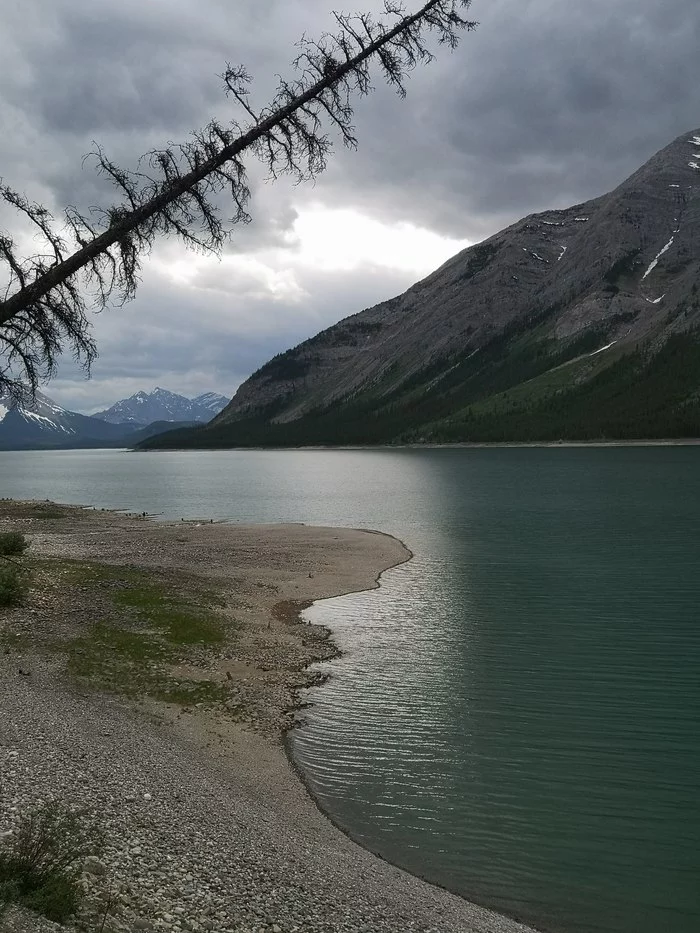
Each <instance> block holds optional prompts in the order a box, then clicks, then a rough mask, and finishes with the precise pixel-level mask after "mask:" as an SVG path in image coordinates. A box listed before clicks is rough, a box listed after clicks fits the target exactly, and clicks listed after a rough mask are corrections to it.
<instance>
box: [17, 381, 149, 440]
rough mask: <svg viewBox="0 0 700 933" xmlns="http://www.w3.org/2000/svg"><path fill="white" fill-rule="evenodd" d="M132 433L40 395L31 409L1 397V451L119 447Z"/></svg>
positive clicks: (29, 406) (30, 406)
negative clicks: (71, 409) (63, 406)
mask: <svg viewBox="0 0 700 933" xmlns="http://www.w3.org/2000/svg"><path fill="white" fill-rule="evenodd" d="M131 433H132V431H131V429H125V428H123V427H117V426H115V425H112V424H107V423H106V422H104V421H100V420H99V419H98V418H89V417H88V416H87V415H80V414H78V412H75V411H69V410H68V409H66V408H62V407H61V406H60V405H57V404H56V403H55V402H54V401H53V399H50V398H49V397H48V395H44V393H43V392H37V394H36V399H35V401H34V402H33V403H32V404H31V405H29V404H28V405H22V406H16V405H14V403H13V402H11V400H10V399H9V398H7V397H0V449H2V450H20V449H27V448H49V447H54V448H56V447H63V448H65V447H103V446H119V445H120V444H121V443H123V441H124V438H125V437H126V436H127V435H130V434H131Z"/></svg>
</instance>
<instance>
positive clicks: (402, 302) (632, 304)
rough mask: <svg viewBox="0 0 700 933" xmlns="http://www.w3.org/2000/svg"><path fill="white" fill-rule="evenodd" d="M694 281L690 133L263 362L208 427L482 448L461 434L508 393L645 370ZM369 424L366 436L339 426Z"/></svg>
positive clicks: (699, 221) (689, 299)
mask: <svg viewBox="0 0 700 933" xmlns="http://www.w3.org/2000/svg"><path fill="white" fill-rule="evenodd" d="M699 278H700V130H698V131H693V132H690V133H688V134H684V135H683V136H681V137H679V138H678V139H677V140H675V141H674V142H673V143H671V144H670V145H669V146H667V147H666V148H665V149H663V150H661V151H660V152H659V153H657V154H656V155H655V156H654V157H653V158H652V159H650V160H649V161H648V162H647V163H646V164H645V165H644V166H643V167H642V168H640V169H639V170H638V171H637V172H635V173H634V174H633V175H632V176H631V177H630V178H629V179H627V180H626V181H625V182H623V183H622V184H621V185H620V186H619V187H618V188H616V189H615V190H614V191H612V192H610V193H609V194H607V195H603V196H602V197H599V198H596V199H595V200H592V201H589V202H587V203H585V204H577V205H575V206H573V207H571V208H568V209H566V210H551V211H545V212H543V213H540V214H534V215H531V216H529V217H525V218H524V219H523V220H521V221H519V222H518V223H516V224H514V225H513V226H511V227H509V228H507V229H506V230H503V231H501V232H500V233H497V234H496V235H495V236H493V237H491V238H490V239H488V240H485V241H484V242H482V243H479V244H477V245H475V246H473V247H470V248H469V249H466V250H464V251H463V252H461V253H459V254H458V255H456V256H454V257H453V258H452V259H450V260H449V261H448V262H446V263H445V264H444V265H443V266H442V267H441V268H439V269H438V270H437V271H435V272H434V273H432V274H431V275H429V276H428V277H427V278H425V279H423V280H422V281H421V282H418V283H417V284H416V285H414V286H413V287H412V288H410V289H409V290H408V291H407V292H406V293H405V294H403V295H401V296H399V297H397V298H394V299H392V300H390V301H387V302H383V303H382V304H379V305H377V306H376V307H373V308H370V309H369V310H366V311H363V312H361V313H360V314H356V315H354V316H352V317H349V318H346V319H345V320H343V321H341V322H340V323H338V324H336V325H335V326H333V327H331V328H329V329H328V330H325V331H323V332H322V333H320V334H318V335H317V336H315V337H313V338H311V339H310V340H307V341H305V342H304V343H302V344H300V345H299V346H297V347H295V348H294V349H292V350H289V351H287V352H286V353H283V354H281V355H279V356H277V357H275V358H274V359H272V360H271V361H270V362H269V363H267V364H266V365H265V366H263V367H262V368H261V369H259V370H258V371H257V372H256V373H255V374H253V376H251V378H250V379H248V381H247V382H245V383H244V384H243V385H242V386H241V387H240V388H239V390H238V392H237V393H236V395H235V396H234V398H233V399H232V401H231V402H230V403H229V405H228V406H227V407H226V408H225V409H224V410H223V411H222V412H221V414H220V415H218V416H217V417H216V418H215V419H214V420H213V421H212V422H211V424H210V425H209V426H208V428H207V432H208V433H209V434H210V441H211V440H213V439H214V438H215V437H216V438H218V439H219V441H220V442H221V443H225V442H226V439H227V438H228V442H230V443H234V444H235V443H237V442H241V443H247V442H249V441H250V442H256V443H265V442H266V438H267V437H269V438H270V443H276V442H284V443H287V442H289V443H292V442H294V440H295V437H297V438H298V440H299V442H302V443H303V442H307V441H308V442H331V443H332V442H372V441H396V440H415V439H424V440H468V439H478V438H477V437H474V436H472V434H470V430H467V429H466V428H464V425H465V424H466V423H467V422H470V423H471V424H472V427H473V426H474V419H475V418H476V420H477V421H479V420H480V423H481V424H482V429H483V424H484V418H485V417H486V415H487V414H488V411H487V409H488V408H489V406H490V411H491V412H492V414H493V413H494V412H495V413H497V414H498V413H500V414H503V411H504V405H505V407H506V408H508V409H509V410H511V409H513V407H514V401H513V398H512V397H511V398H510V399H508V401H507V405H506V402H505V400H504V397H503V395H504V393H506V394H508V393H511V395H512V392H513V391H514V390H515V389H518V391H517V392H516V395H517V396H518V398H519V399H520V402H519V404H520V403H521V408H522V409H523V411H525V410H528V411H529V410H531V409H532V407H533V404H535V402H536V403H537V404H540V402H541V401H542V398H543V397H544V396H546V395H548V394H551V392H554V393H555V394H558V395H560V394H561V393H562V392H564V391H569V390H571V391H577V390H578V389H579V388H580V386H581V385H582V384H583V383H585V382H588V381H590V380H593V379H596V378H598V376H599V375H600V372H601V370H602V369H603V368H606V367H607V366H608V365H613V364H616V363H617V362H618V361H619V360H620V359H621V358H622V357H624V358H625V359H627V360H628V362H629V359H630V358H631V357H630V355H632V356H633V355H635V354H637V355H638V356H639V359H638V360H637V364H636V365H637V367H638V369H639V367H641V369H642V370H644V367H647V368H648V366H649V365H651V360H652V357H653V356H654V354H655V353H656V352H657V351H659V350H660V349H661V348H662V347H663V346H665V345H666V344H667V343H668V341H669V340H672V339H673V340H676V338H678V337H679V335H680V337H681V339H682V340H687V341H690V342H693V341H694V340H695V337H694V336H693V335H694V329H695V328H696V327H697V326H698V324H699V323H700V301H699V300H698V296H697V289H698V285H697V284H696V283H698V280H699ZM676 342H677V341H676ZM673 345H674V346H675V343H674V344H673ZM640 354H641V356H640ZM654 365H656V364H654ZM644 371H646V370H644ZM640 372H641V370H640ZM553 373H557V376H556V378H555V379H553V377H552V374H553ZM547 374H549V376H547ZM546 376H547V379H548V380H549V383H552V382H553V383H555V385H554V388H552V387H551V385H550V389H551V392H548V391H545V390H544V388H543V385H542V383H543V378H544V377H546ZM547 379H545V382H546V381H547ZM533 380H534V382H535V385H534V387H533V386H532V385H531V384H532V382H533ZM523 385H530V386H531V388H534V391H535V396H534V401H533V396H532V393H529V390H528V391H525V393H524V395H523V390H522V386H523ZM518 387H520V388H518ZM686 389H687V394H688V393H689V398H690V400H691V401H692V396H693V391H695V390H694V389H693V386H692V385H690V386H686V387H685V389H684V391H686ZM488 400H490V401H488ZM429 401H430V404H428V402H429ZM487 401H488V404H487ZM516 401H517V400H516ZM484 406H486V408H485V407H484ZM515 407H517V405H516V406H515ZM686 414H687V412H686ZM367 418H370V419H373V420H374V422H375V423H376V426H377V430H376V431H375V432H374V433H373V432H369V435H368V434H367V432H364V433H365V435H366V436H364V437H363V436H362V435H363V432H362V431H359V433H358V431H357V430H355V429H352V430H350V429H348V430H345V431H343V430H340V426H342V425H343V424H345V425H346V426H348V425H350V424H351V423H353V424H358V423H359V421H361V420H364V421H365V422H366V420H367ZM380 423H381V426H380ZM312 424H313V429H312V430H307V429H306V428H309V426H310V425H312ZM460 424H461V425H462V428H456V427H455V425H460ZM254 425H255V426H256V427H255V430H253V426H254ZM324 425H325V427H324ZM294 426H298V427H299V428H300V430H299V431H297V432H296V434H295V430H294ZM304 426H305V427H304ZM264 428H266V429H267V433H266V432H265V430H264ZM445 428H447V430H444V429H445ZM684 430H685V429H684ZM698 433H700V428H699V429H698ZM487 434H488V431H487ZM370 435H372V436H370ZM285 439H286V440H285Z"/></svg>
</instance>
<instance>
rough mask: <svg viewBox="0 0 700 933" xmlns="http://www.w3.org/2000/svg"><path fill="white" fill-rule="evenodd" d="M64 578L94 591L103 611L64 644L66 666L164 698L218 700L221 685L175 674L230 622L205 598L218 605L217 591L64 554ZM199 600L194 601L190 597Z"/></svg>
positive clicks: (128, 690) (114, 686) (111, 685)
mask: <svg viewBox="0 0 700 933" xmlns="http://www.w3.org/2000/svg"><path fill="white" fill-rule="evenodd" d="M60 571H61V573H60V579H61V583H62V584H63V585H67V586H70V587H76V586H78V587H80V588H81V589H87V590H88V592H90V593H93V594H95V595H97V594H99V600H96V602H101V603H102V607H103V608H102V609H101V613H102V615H104V616H106V618H103V619H101V620H100V621H99V622H97V623H95V624H94V625H93V626H92V627H91V628H90V630H89V631H88V632H87V633H86V634H84V635H81V636H80V637H78V638H74V639H72V640H71V641H70V642H69V643H68V645H67V651H68V670H69V671H70V673H71V674H73V675H74V676H76V677H79V678H80V679H81V680H83V681H86V682H87V683H89V684H90V685H92V686H94V687H96V688H99V689H106V690H109V691H112V692H118V693H123V694H126V695H129V696H148V697H151V698H153V699H156V700H162V701H163V702H167V703H178V704H181V705H195V704H197V703H203V704H205V705H213V704H218V703H220V702H223V700H224V699H225V698H226V691H225V689H224V687H223V685H221V684H218V683H214V682H212V681H208V680H204V681H194V680H192V681H190V680H186V681H182V680H175V679H173V677H172V676H171V674H170V668H171V667H173V666H174V665H176V664H178V663H181V662H186V661H187V660H189V659H190V658H191V657H192V652H193V651H194V656H196V657H201V652H202V650H203V649H207V648H215V647H217V646H219V645H221V644H223V643H224V642H225V640H226V638H227V633H229V632H230V631H231V630H233V629H234V628H235V626H233V625H231V624H230V623H228V622H227V623H226V624H224V622H223V620H222V619H221V618H220V617H219V616H218V615H217V614H216V612H215V611H213V610H212V609H211V608H209V607H208V606H206V605H201V603H204V602H208V603H214V604H218V605H219V606H221V605H222V604H223V602H224V601H223V600H222V599H221V597H220V596H219V594H211V593H202V592H196V591H194V592H193V590H192V589H190V588H188V590H187V592H184V587H183V581H178V582H177V583H172V584H171V583H170V582H166V581H164V580H162V579H159V578H157V577H156V576H155V575H154V574H153V573H149V572H146V571H143V570H140V569H135V568H131V567H115V566H110V565H104V564H85V563H80V562H72V561H64V562H61V566H60ZM195 600H196V602H195Z"/></svg>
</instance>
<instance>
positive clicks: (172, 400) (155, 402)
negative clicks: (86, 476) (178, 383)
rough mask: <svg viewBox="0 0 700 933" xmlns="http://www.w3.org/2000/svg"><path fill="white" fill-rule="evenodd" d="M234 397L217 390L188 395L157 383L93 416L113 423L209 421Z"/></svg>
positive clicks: (141, 423) (144, 424)
mask: <svg viewBox="0 0 700 933" xmlns="http://www.w3.org/2000/svg"><path fill="white" fill-rule="evenodd" d="M229 401H230V400H229V399H228V398H226V396H224V395H219V394H218V393H217V392H204V393H202V394H201V395H198V396H196V397H195V398H192V399H190V398H187V397H186V396H185V395H180V394H178V393H177V392H171V391H170V390H168V389H163V388H161V387H160V386H156V387H155V388H154V389H153V390H152V391H151V392H144V391H143V390H141V391H139V392H135V393H134V394H133V395H131V396H129V398H125V399H120V400H119V401H117V402H115V403H114V404H113V405H111V406H110V407H109V408H106V409H105V410H104V411H100V412H96V413H95V414H94V415H92V417H93V418H99V419H101V420H102V421H106V422H110V423H111V424H125V423H131V424H134V425H141V426H146V425H149V424H152V423H153V422H156V421H195V422H197V421H199V422H206V421H209V420H210V419H211V418H213V417H214V415H217V414H218V413H219V412H220V411H221V410H222V409H223V408H224V407H225V405H226V404H228V402H229Z"/></svg>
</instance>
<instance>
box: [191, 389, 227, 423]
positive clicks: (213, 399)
mask: <svg viewBox="0 0 700 933" xmlns="http://www.w3.org/2000/svg"><path fill="white" fill-rule="evenodd" d="M230 401H231V399H230V398H226V396H225V395H219V393H218V392H205V393H204V394H203V395H198V396H197V397H196V398H193V399H192V404H193V405H197V406H199V408H203V409H205V410H206V411H208V412H209V413H210V414H209V417H210V418H213V417H214V415H218V414H219V412H220V411H221V410H222V409H224V408H226V406H227V405H228V403H229V402H230Z"/></svg>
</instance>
